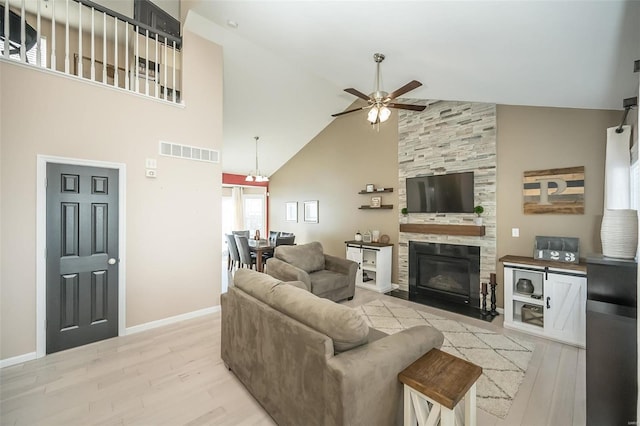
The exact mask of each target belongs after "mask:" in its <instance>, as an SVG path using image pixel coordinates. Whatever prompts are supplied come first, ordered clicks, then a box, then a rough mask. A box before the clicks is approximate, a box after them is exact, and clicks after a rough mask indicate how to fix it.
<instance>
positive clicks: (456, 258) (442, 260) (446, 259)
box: [409, 241, 480, 308]
mask: <svg viewBox="0 0 640 426" xmlns="http://www.w3.org/2000/svg"><path fill="white" fill-rule="evenodd" d="M412 298H421V299H437V300H442V301H447V302H452V303H456V304H460V305H467V306H471V307H475V308H479V307H480V247H477V246H463V245H456V244H440V243H425V242H419V241H409V299H412Z"/></svg>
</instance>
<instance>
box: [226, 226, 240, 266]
mask: <svg viewBox="0 0 640 426" xmlns="http://www.w3.org/2000/svg"><path fill="white" fill-rule="evenodd" d="M224 236H225V237H226V239H227V249H228V251H229V261H228V262H227V269H229V270H230V271H231V270H233V268H235V267H236V266H239V265H240V253H238V245H237V244H236V239H235V236H234V235H233V234H224Z"/></svg>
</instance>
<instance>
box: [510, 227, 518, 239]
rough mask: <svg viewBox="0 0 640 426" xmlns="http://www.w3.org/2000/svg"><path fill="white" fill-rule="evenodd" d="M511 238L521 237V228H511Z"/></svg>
mask: <svg viewBox="0 0 640 426" xmlns="http://www.w3.org/2000/svg"><path fill="white" fill-rule="evenodd" d="M511 236H512V237H519V236H520V228H511Z"/></svg>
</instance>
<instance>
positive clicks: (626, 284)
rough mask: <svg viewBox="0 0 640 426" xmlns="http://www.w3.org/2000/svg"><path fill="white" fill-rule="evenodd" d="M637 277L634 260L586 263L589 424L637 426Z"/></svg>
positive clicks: (591, 259)
mask: <svg viewBox="0 0 640 426" xmlns="http://www.w3.org/2000/svg"><path fill="white" fill-rule="evenodd" d="M637 273H638V265H637V263H636V262H635V261H632V260H619V259H611V258H606V257H604V256H592V257H589V258H587V345H586V350H587V353H586V355H587V372H586V373H587V378H586V379H587V380H586V382H587V425H589V426H606V425H627V424H636V404H637V397H638V384H637V377H638V375H637V363H638V350H637V348H638V346H637V334H636V333H637V332H636V330H637V322H636V321H637V319H636V318H637Z"/></svg>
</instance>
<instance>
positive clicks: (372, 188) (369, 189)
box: [366, 183, 376, 192]
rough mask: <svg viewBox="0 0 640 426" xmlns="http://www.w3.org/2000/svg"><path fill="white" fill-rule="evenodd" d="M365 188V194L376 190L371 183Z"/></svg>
mask: <svg viewBox="0 0 640 426" xmlns="http://www.w3.org/2000/svg"><path fill="white" fill-rule="evenodd" d="M366 188H367V189H366V191H367V192H373V191H375V189H376V187H375V186H374V185H373V184H372V183H368V184H367V186H366Z"/></svg>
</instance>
